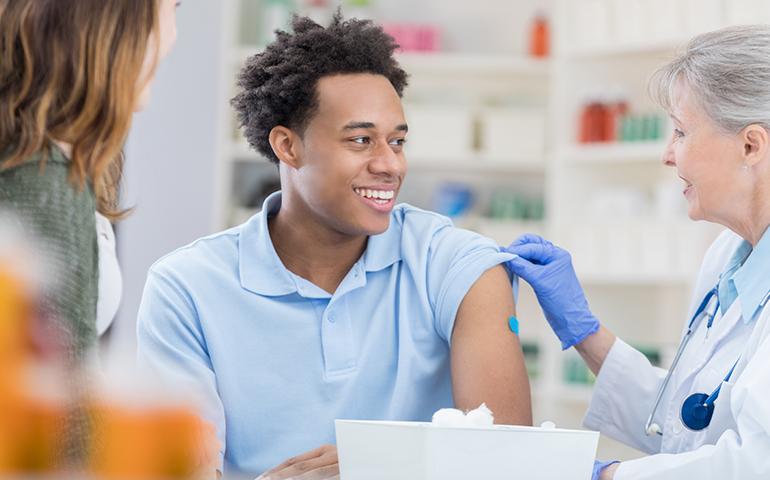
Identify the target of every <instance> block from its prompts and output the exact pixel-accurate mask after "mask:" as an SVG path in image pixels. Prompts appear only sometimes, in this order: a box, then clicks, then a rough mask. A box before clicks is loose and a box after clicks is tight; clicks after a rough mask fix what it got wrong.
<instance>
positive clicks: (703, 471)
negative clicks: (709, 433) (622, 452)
mask: <svg viewBox="0 0 770 480" xmlns="http://www.w3.org/2000/svg"><path fill="white" fill-rule="evenodd" d="M752 358H753V360H752V361H751V362H749V364H748V365H747V366H746V369H745V370H744V371H743V372H742V373H741V376H740V377H739V378H738V380H737V381H736V383H735V384H733V383H731V382H725V383H723V384H722V389H723V390H725V389H731V390H732V395H731V400H730V404H729V406H730V411H731V414H732V415H733V417H734V419H735V425H736V426H737V427H736V428H737V429H727V430H725V432H724V433H722V435H721V436H720V437H719V439H718V440H717V442H716V444H714V445H703V446H701V447H700V448H697V449H695V450H692V451H690V452H684V453H678V454H658V455H652V456H649V457H644V458H640V459H636V460H631V461H628V462H623V463H621V464H620V467H619V468H618V470H617V472H616V473H615V479H616V480H630V479H633V480H647V479H650V480H652V479H655V480H679V479H682V478H687V479H696V478H736V479H738V478H740V479H741V480H760V479H767V478H770V455H768V452H770V402H768V401H767V393H768V385H770V363H769V362H768V361H767V359H768V358H770V338H768V337H767V336H765V338H764V341H763V342H762V345H761V347H760V348H759V349H758V350H757V351H756V353H754V355H753V357H752Z"/></svg>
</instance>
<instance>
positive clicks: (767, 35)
mask: <svg viewBox="0 0 770 480" xmlns="http://www.w3.org/2000/svg"><path fill="white" fill-rule="evenodd" d="M679 81H684V82H685V84H686V85H687V86H688V87H689V88H690V89H691V91H692V93H693V94H694V95H695V98H696V99H697V101H698V103H699V104H700V106H701V107H702V108H703V110H704V111H705V112H706V114H707V115H708V116H709V117H710V118H711V120H712V121H714V123H715V124H716V125H717V126H718V127H719V128H720V129H721V130H723V131H725V133H738V132H740V131H741V130H742V129H743V128H745V127H747V126H749V125H752V124H758V125H761V126H763V127H764V128H765V129H767V130H770V25H743V26H735V27H727V28H723V29H721V30H716V31H713V32H709V33H704V34H702V35H699V36H697V37H695V38H694V39H692V40H691V41H690V43H689V44H688V45H687V47H686V48H685V51H684V52H683V53H682V54H680V55H679V56H678V57H677V58H676V59H674V60H673V61H671V62H670V63H668V64H667V65H664V66H663V67H661V68H660V69H659V70H658V71H657V72H655V74H654V75H653V77H652V80H651V81H650V95H651V96H652V98H653V100H655V101H656V102H657V103H658V104H660V106H662V107H663V108H664V109H665V110H666V111H668V112H671V111H672V108H673V105H674V101H675V98H674V91H675V87H676V84H677V83H678V82H679Z"/></svg>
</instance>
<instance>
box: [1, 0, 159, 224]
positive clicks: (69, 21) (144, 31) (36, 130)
mask: <svg viewBox="0 0 770 480" xmlns="http://www.w3.org/2000/svg"><path fill="white" fill-rule="evenodd" d="M159 2H160V0H0V152H5V156H6V157H7V160H6V161H5V162H4V164H3V165H2V168H3V169H7V168H12V167H14V166H17V165H19V164H21V163H23V162H25V161H26V160H27V159H28V158H29V157H30V156H31V155H33V154H35V153H37V152H42V153H43V157H42V158H43V160H42V163H41V168H44V165H45V159H46V157H47V156H48V155H49V154H50V149H51V148H52V145H53V144H54V142H64V143H66V144H69V145H71V146H72V152H71V158H70V167H69V168H70V170H69V171H70V181H71V182H72V183H73V185H74V186H75V187H76V188H79V189H83V188H84V186H85V184H86V182H89V183H90V184H91V186H92V188H93V191H94V195H95V196H96V205H97V209H98V210H99V212H100V213H102V214H104V215H106V216H107V217H109V218H111V219H112V220H116V219H118V218H120V217H122V216H123V215H124V213H125V212H121V211H119V210H118V190H119V187H120V179H121V176H122V170H123V152H122V150H123V144H124V143H125V140H126V137H127V135H128V131H129V128H130V126H131V119H132V116H133V112H134V108H135V105H136V101H137V97H138V95H139V92H140V88H139V86H140V85H139V82H140V81H144V79H140V78H139V77H140V75H141V74H142V67H143V64H144V61H145V55H146V53H147V51H148V48H150V46H151V44H150V38H151V36H152V35H155V34H156V33H157V28H158V9H159ZM153 68H154V66H153Z"/></svg>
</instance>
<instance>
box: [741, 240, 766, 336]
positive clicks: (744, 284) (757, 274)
mask: <svg viewBox="0 0 770 480" xmlns="http://www.w3.org/2000/svg"><path fill="white" fill-rule="evenodd" d="M744 245H749V244H748V242H744ZM742 247H743V245H742ZM749 247H750V245H749ZM740 248H741V247H739V249H740ZM768 268H770V229H768V230H767V231H765V233H764V234H763V235H762V238H761V239H760V240H759V243H757V245H756V247H754V250H753V251H751V253H750V254H749V256H748V258H746V261H745V262H744V263H743V265H742V266H741V267H740V268H739V269H738V270H737V271H736V272H735V275H733V282H734V284H735V289H736V290H737V291H738V299H739V301H740V302H741V309H742V310H743V321H744V322H747V323H748V322H750V321H751V320H752V319H753V318H754V317H755V316H756V313H757V310H758V309H759V304H760V303H762V301H763V300H764V299H765V296H766V295H767V294H768V292H770V275H768Z"/></svg>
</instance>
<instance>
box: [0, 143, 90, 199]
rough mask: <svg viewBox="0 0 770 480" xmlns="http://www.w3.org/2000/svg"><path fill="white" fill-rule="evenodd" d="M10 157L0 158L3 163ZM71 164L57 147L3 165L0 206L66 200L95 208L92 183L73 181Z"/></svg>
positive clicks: (0, 178) (0, 173)
mask: <svg viewBox="0 0 770 480" xmlns="http://www.w3.org/2000/svg"><path fill="white" fill-rule="evenodd" d="M6 159H7V157H4V158H0V165H2V164H3V163H4V161H5V160H6ZM69 167H70V164H69V161H68V160H67V158H66V157H65V156H64V154H62V153H61V151H60V150H58V149H57V148H53V149H51V150H50V152H47V153H44V152H37V153H34V154H32V155H30V156H29V157H28V158H26V159H25V160H23V161H22V162H21V163H18V164H16V165H14V166H12V167H5V168H0V207H1V206H3V204H5V206H6V207H9V206H10V207H13V206H14V205H17V206H22V204H30V203H31V204H32V205H39V206H41V207H42V206H45V205H49V206H50V205H51V203H52V202H53V203H63V204H67V205H69V206H72V205H73V204H75V205H80V206H82V207H83V208H85V209H88V210H90V212H89V213H90V214H93V211H94V210H95V199H94V195H93V193H92V191H91V188H90V185H88V183H86V184H85V185H83V186H82V188H81V187H79V186H78V185H77V184H75V183H73V182H72V181H71V177H70V168H69Z"/></svg>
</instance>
